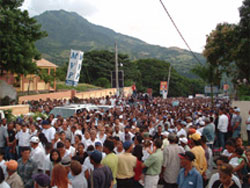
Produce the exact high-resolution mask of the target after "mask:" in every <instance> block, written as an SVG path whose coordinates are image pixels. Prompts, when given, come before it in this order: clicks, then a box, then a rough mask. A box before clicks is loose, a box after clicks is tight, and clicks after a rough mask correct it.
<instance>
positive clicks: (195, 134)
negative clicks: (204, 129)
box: [189, 133, 201, 141]
mask: <svg viewBox="0 0 250 188" xmlns="http://www.w3.org/2000/svg"><path fill="white" fill-rule="evenodd" d="M189 138H190V139H192V140H195V141H198V140H200V139H201V135H200V134H199V133H194V134H192V135H190V136H189Z"/></svg>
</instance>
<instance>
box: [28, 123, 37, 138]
mask: <svg viewBox="0 0 250 188" xmlns="http://www.w3.org/2000/svg"><path fill="white" fill-rule="evenodd" d="M29 128H30V129H29V131H30V136H31V137H32V136H37V129H36V126H35V125H34V124H30V126H29Z"/></svg>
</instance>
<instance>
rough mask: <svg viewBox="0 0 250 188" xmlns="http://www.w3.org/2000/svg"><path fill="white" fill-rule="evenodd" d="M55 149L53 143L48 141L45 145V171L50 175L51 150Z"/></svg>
mask: <svg viewBox="0 0 250 188" xmlns="http://www.w3.org/2000/svg"><path fill="white" fill-rule="evenodd" d="M52 149H53V145H52V143H49V142H48V143H47V144H46V145H45V160H44V165H43V166H44V172H45V174H47V175H48V176H50V170H51V165H52V164H51V161H50V152H51V150H52Z"/></svg>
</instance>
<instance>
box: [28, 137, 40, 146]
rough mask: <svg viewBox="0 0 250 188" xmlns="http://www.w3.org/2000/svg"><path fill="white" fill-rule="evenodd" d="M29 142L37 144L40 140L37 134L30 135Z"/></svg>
mask: <svg viewBox="0 0 250 188" xmlns="http://www.w3.org/2000/svg"><path fill="white" fill-rule="evenodd" d="M30 142H31V143H35V144H38V143H39V142H40V140H39V138H38V137H37V136H32V137H31V139H30Z"/></svg>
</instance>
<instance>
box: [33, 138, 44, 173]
mask: <svg viewBox="0 0 250 188" xmlns="http://www.w3.org/2000/svg"><path fill="white" fill-rule="evenodd" d="M39 142H40V140H39V138H38V137H37V136H33V137H31V139H30V146H31V148H32V150H31V153H30V160H31V161H33V162H34V163H35V164H37V169H38V170H41V171H42V172H43V171H44V160H45V152H44V150H43V149H41V147H39V146H38V144H39Z"/></svg>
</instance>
